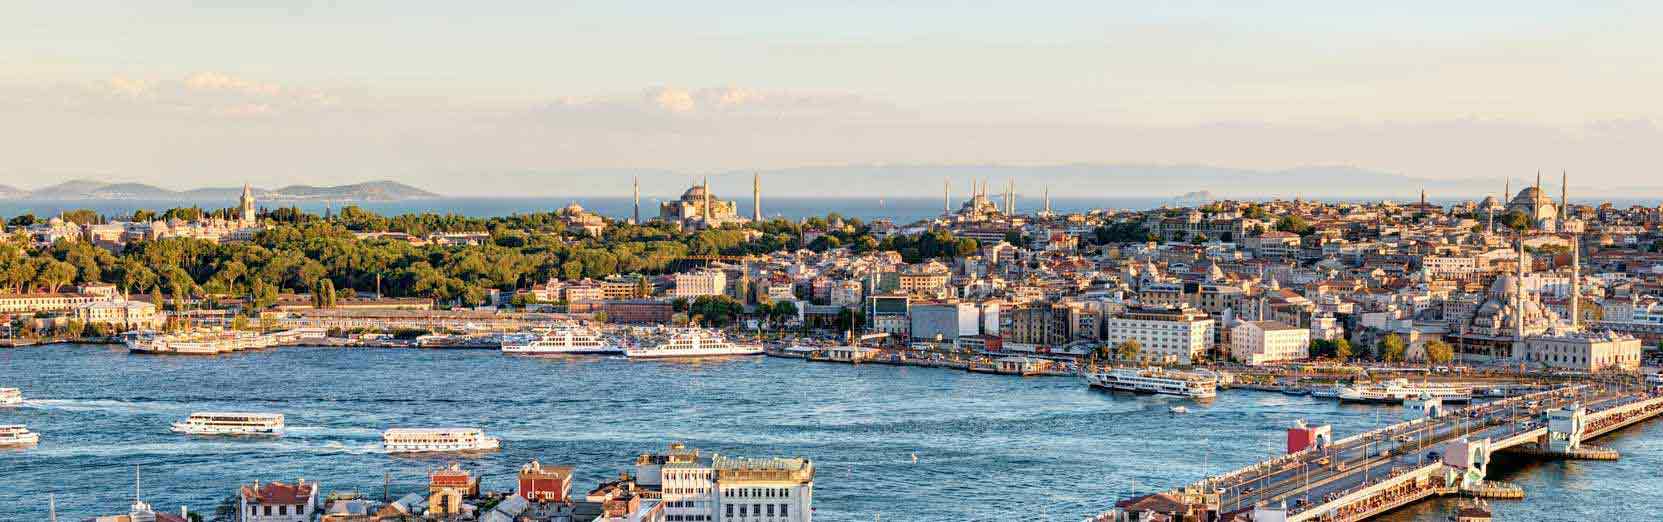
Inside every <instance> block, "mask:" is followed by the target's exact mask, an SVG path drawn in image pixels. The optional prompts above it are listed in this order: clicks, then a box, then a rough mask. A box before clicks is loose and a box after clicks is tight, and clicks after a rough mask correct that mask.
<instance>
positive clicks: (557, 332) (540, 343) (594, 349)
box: [502, 325, 624, 355]
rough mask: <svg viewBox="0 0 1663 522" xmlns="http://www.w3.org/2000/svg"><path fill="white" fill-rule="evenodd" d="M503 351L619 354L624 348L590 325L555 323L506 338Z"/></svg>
mask: <svg viewBox="0 0 1663 522" xmlns="http://www.w3.org/2000/svg"><path fill="white" fill-rule="evenodd" d="M502 353H506V354H514V355H563V354H622V353H624V349H623V348H621V347H619V346H618V344H617V343H615V342H612V341H611V340H609V339H607V338H606V337H605V336H603V335H601V334H600V332H597V331H595V330H594V329H592V328H585V327H580V326H573V325H567V326H556V327H551V328H538V329H536V330H533V331H532V332H531V333H530V334H524V335H516V336H512V337H508V338H505V339H504V340H503V342H502Z"/></svg>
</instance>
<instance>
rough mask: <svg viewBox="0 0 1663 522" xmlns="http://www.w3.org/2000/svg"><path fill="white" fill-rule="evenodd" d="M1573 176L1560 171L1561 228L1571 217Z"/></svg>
mask: <svg viewBox="0 0 1663 522" xmlns="http://www.w3.org/2000/svg"><path fill="white" fill-rule="evenodd" d="M1570 189H1571V175H1570V174H1569V173H1567V172H1565V171H1563V170H1561V171H1559V226H1560V227H1561V229H1563V227H1564V226H1565V218H1567V217H1570V215H1571V210H1570V209H1571V206H1570V205H1571V197H1570V193H1571V190H1570Z"/></svg>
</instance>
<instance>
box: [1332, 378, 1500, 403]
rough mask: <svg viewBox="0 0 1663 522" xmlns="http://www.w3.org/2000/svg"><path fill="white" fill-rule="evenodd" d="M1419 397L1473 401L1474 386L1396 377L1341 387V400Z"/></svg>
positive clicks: (1384, 400) (1382, 400)
mask: <svg viewBox="0 0 1663 522" xmlns="http://www.w3.org/2000/svg"><path fill="white" fill-rule="evenodd" d="M1417 397H1431V398H1435V399H1440V400H1442V401H1443V402H1471V401H1472V397H1473V387H1472V385H1470V384H1461V383H1433V382H1423V383H1411V382H1409V380H1408V379H1395V380H1392V381H1389V382H1384V383H1377V384H1353V385H1351V386H1346V387H1342V388H1340V391H1339V399H1340V402H1355V403H1370V404H1399V403H1402V402H1403V401H1405V400H1408V399H1413V398H1417Z"/></svg>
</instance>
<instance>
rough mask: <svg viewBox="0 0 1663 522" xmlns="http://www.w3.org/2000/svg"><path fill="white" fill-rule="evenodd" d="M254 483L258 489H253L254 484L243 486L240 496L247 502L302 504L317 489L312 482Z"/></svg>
mask: <svg viewBox="0 0 1663 522" xmlns="http://www.w3.org/2000/svg"><path fill="white" fill-rule="evenodd" d="M255 485H257V486H259V490H255V489H254V488H255V486H243V487H242V497H243V498H244V499H246V500H248V501H249V502H256V503H260V504H274V505H275V504H282V505H291V506H292V505H296V504H304V503H306V502H307V500H308V499H310V498H311V497H312V495H313V494H315V493H317V489H318V485H317V484H316V483H312V482H307V483H304V484H302V483H296V484H285V483H282V482H267V483H264V484H261V483H255Z"/></svg>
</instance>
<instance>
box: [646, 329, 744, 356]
mask: <svg viewBox="0 0 1663 522" xmlns="http://www.w3.org/2000/svg"><path fill="white" fill-rule="evenodd" d="M624 354H625V355H628V356H629V358H631V359H665V358H686V357H719V356H728V355H761V354H762V346H761V345H749V344H737V343H734V342H731V341H728V340H727V339H725V338H723V337H722V334H720V333H717V332H712V331H709V330H705V329H702V328H686V329H682V330H680V331H677V332H675V333H672V334H670V335H669V336H668V337H665V338H663V339H661V340H659V341H658V342H656V343H650V344H647V345H643V346H630V347H628V348H625V349H624Z"/></svg>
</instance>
